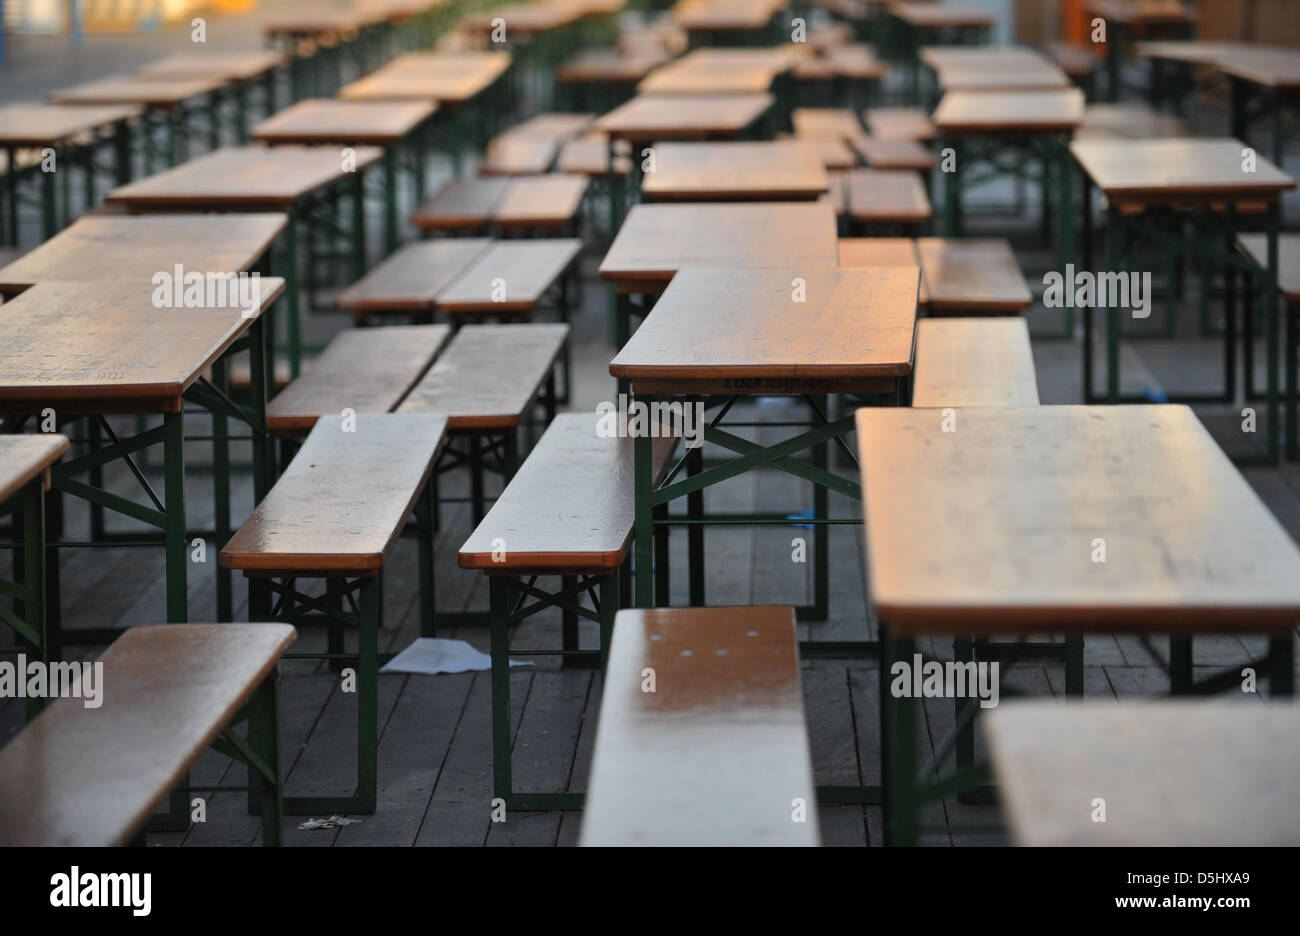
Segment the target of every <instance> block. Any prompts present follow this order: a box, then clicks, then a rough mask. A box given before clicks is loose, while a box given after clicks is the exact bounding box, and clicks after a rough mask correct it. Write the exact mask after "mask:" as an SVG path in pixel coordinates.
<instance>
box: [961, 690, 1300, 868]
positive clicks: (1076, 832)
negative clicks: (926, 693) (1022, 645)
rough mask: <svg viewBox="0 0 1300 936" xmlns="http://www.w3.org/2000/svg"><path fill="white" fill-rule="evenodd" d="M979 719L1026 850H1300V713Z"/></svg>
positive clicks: (1072, 713)
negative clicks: (1102, 811) (1098, 815)
mask: <svg viewBox="0 0 1300 936" xmlns="http://www.w3.org/2000/svg"><path fill="white" fill-rule="evenodd" d="M979 721H980V723H981V727H982V729H983V731H984V734H985V737H986V738H987V739H988V743H989V751H990V753H991V755H992V761H993V770H994V773H995V775H996V777H997V780H998V785H999V788H1000V792H1001V798H1002V802H1003V808H1004V810H1005V813H1006V816H1007V819H1008V821H1009V822H1010V825H1011V833H1012V836H1013V837H1014V839H1015V841H1016V844H1019V845H1108V846H1125V845H1147V846H1150V845H1158V846H1170V845H1181V846H1203V845H1219V846H1224V845H1284V846H1294V845H1295V844H1296V843H1297V842H1300V810H1296V808H1295V804H1296V803H1297V802H1300V772H1297V771H1296V747H1295V744H1296V737H1297V736H1300V706H1296V705H1294V704H1287V703H1286V702H1284V701H1277V702H1271V703H1269V704H1268V705H1258V704H1253V703H1250V702H1247V703H1245V704H1230V703H1227V702H1202V701H1196V702H1193V701H1160V702H1136V703H1133V704H1129V705H1096V704H1091V703H1083V702H1064V703H1045V702H1029V701H1024V702H1019V701H1017V702H1012V703H1010V704H1003V705H1000V706H999V707H998V708H997V709H995V710H993V711H991V712H988V713H986V717H984V718H981V719H979ZM1097 798H1101V799H1103V800H1105V804H1106V821H1105V822H1094V821H1093V812H1094V808H1093V803H1094V802H1095V800H1096V799H1097ZM1145 892H1147V893H1153V891H1150V890H1147V891H1145Z"/></svg>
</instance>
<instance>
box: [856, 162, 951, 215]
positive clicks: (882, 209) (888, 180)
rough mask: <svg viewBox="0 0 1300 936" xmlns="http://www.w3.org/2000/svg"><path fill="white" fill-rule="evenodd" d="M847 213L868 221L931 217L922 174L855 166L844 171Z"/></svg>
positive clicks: (928, 198) (902, 170)
mask: <svg viewBox="0 0 1300 936" xmlns="http://www.w3.org/2000/svg"><path fill="white" fill-rule="evenodd" d="M844 178H845V184H846V186H847V191H848V200H849V205H848V209H849V214H850V215H851V216H852V217H854V218H855V219H857V220H859V221H863V222H866V223H870V224H920V223H921V222H922V221H925V220H926V219H927V218H929V217H930V197H929V196H928V195H926V194H925V186H924V185H922V184H921V177H920V176H919V175H918V174H917V173H915V172H911V171H908V170H904V169H854V170H853V171H852V172H847V173H845V175H844Z"/></svg>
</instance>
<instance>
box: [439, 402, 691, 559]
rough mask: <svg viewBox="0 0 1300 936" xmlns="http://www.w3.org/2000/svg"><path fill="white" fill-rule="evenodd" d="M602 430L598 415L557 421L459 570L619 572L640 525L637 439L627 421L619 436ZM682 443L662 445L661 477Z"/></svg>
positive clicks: (473, 538)
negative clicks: (635, 461) (634, 529)
mask: <svg viewBox="0 0 1300 936" xmlns="http://www.w3.org/2000/svg"><path fill="white" fill-rule="evenodd" d="M602 428H603V424H602V422H601V417H600V415H599V414H596V413H591V412H586V413H561V414H559V415H558V416H556V417H555V419H554V420H552V421H551V424H550V426H549V427H547V430H546V432H545V433H544V434H543V435H542V438H541V440H540V441H539V442H538V443H537V447H536V448H534V449H533V450H532V451H531V452H530V453H529V454H528V458H527V459H526V460H525V461H524V463H523V465H522V466H520V468H519V470H518V471H517V472H516V473H515V476H514V477H513V478H511V479H510V483H509V484H507V485H506V489H505V491H503V492H502V494H501V496H500V497H499V498H497V500H496V502H495V503H494V504H493V505H492V509H491V510H489V511H488V514H487V516H486V517H484V518H483V522H482V523H480V524H479V525H478V527H477V528H476V529H475V530H474V532H473V533H472V534H471V535H470V537H469V539H467V540H466V541H465V543H464V545H463V546H461V547H460V553H459V562H460V567H461V568H462V569H483V570H487V571H494V570H495V571H507V570H509V571H510V572H512V573H518V572H519V571H520V570H538V571H540V570H544V569H551V570H557V569H562V570H566V571H569V572H573V571H585V572H590V573H593V574H595V573H599V572H609V571H613V570H614V569H617V568H618V567H619V566H620V565H621V564H622V562H623V558H624V556H625V555H626V554H627V548H628V546H629V544H630V543H631V541H632V522H633V520H634V519H635V517H634V514H635V511H634V507H635V503H634V500H635V496H634V495H635V493H636V492H635V488H634V486H633V483H632V482H633V475H634V472H633V464H632V456H633V453H632V448H633V441H634V440H633V439H632V438H631V437H630V436H628V435H627V433H626V428H627V426H626V423H624V424H623V425H622V426H621V429H622V430H623V431H622V432H621V433H620V434H619V435H614V434H609V435H602V434H601V431H602ZM676 445H677V439H676V438H669V437H665V438H660V439H656V440H655V443H654V474H655V477H656V478H661V477H662V476H663V474H664V473H665V472H666V471H667V470H668V466H669V459H670V458H671V456H672V453H673V450H674V448H675V447H676ZM502 544H504V545H503V546H502ZM498 547H501V548H498Z"/></svg>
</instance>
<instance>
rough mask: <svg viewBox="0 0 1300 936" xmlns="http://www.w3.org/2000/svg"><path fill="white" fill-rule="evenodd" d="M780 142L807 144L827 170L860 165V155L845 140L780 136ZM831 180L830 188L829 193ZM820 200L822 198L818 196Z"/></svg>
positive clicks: (851, 167)
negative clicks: (790, 141) (792, 141)
mask: <svg viewBox="0 0 1300 936" xmlns="http://www.w3.org/2000/svg"><path fill="white" fill-rule="evenodd" d="M777 139H778V140H797V141H799V142H800V143H806V144H808V145H809V146H811V147H812V148H813V149H814V150H815V151H816V153H817V158H818V159H819V160H821V164H822V168H823V169H826V170H828V171H829V170H844V169H853V168H855V167H856V166H857V165H858V154H857V153H855V152H853V150H852V149H850V148H849V144H847V143H845V142H844V141H843V140H837V139H828V138H817V137H800V136H788V135H778V137H777ZM829 178H830V176H829V175H827V179H828V188H827V191H828V192H829ZM818 197H819V198H820V196H818Z"/></svg>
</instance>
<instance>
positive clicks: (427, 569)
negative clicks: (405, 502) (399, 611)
mask: <svg viewBox="0 0 1300 936" xmlns="http://www.w3.org/2000/svg"><path fill="white" fill-rule="evenodd" d="M432 488H433V484H432V475H430V481H429V483H426V484H425V486H424V490H423V491H421V492H420V500H419V503H417V504H416V507H415V509H416V515H417V518H418V523H419V528H420V537H419V538H420V549H419V552H420V557H419V562H420V636H421V637H436V636H438V634H437V631H436V629H435V623H434V606H435V598H434V596H435V594H436V592H435V590H434V565H433V531H434V516H433V512H434V500H433V498H434V495H433V489H432Z"/></svg>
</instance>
